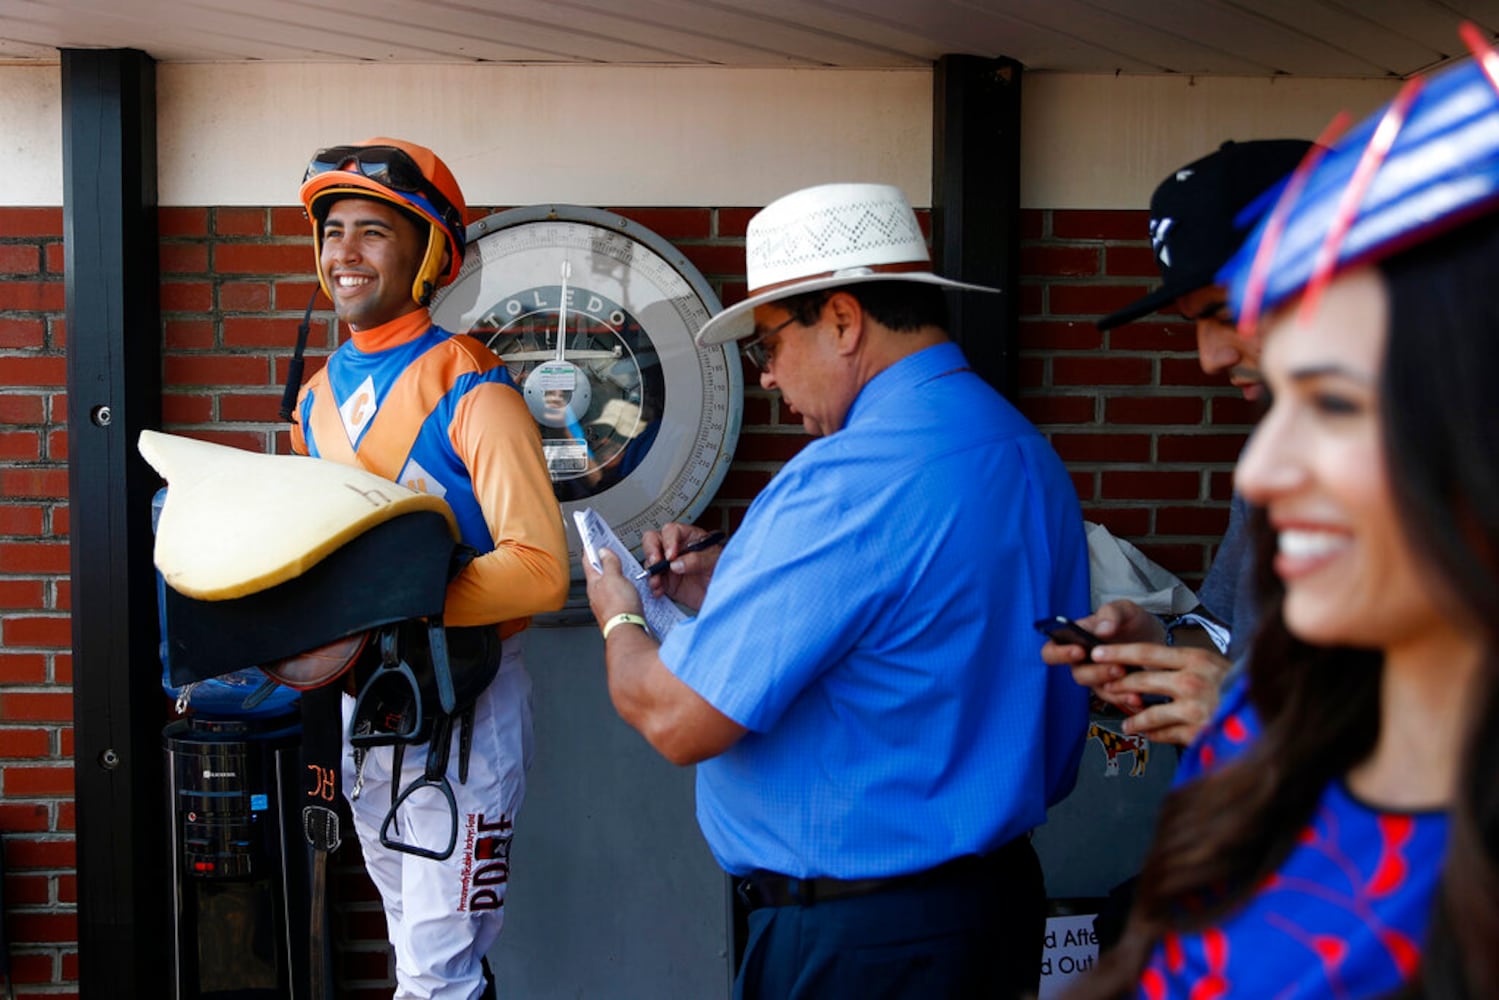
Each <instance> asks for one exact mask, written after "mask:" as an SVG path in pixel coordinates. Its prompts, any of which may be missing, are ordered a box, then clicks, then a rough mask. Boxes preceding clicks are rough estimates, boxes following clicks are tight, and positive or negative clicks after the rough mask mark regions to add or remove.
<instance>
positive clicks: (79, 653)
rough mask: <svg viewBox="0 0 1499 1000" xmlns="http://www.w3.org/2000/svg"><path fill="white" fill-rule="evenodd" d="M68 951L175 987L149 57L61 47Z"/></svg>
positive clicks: (94, 980) (121, 975)
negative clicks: (154, 521) (70, 867)
mask: <svg viewBox="0 0 1499 1000" xmlns="http://www.w3.org/2000/svg"><path fill="white" fill-rule="evenodd" d="M62 119H63V121H62V153H63V254H64V260H65V268H66V274H65V280H66V284H65V292H66V309H67V330H68V495H69V497H70V504H71V512H70V525H71V529H70V536H71V543H72V555H71V559H72V587H73V604H72V618H73V623H72V624H73V725H74V736H75V746H76V749H75V751H74V769H75V781H76V800H77V806H78V829H77V838H78V841H77V849H78V962H79V986H80V993H81V995H82V996H83V997H84V998H92V997H165V996H168V995H170V990H169V987H168V985H167V984H168V982H169V979H168V973H169V972H170V966H171V948H170V945H171V938H170V935H169V934H168V933H166V931H167V929H168V928H169V927H170V926H171V912H172V911H171V908H170V900H171V896H172V893H171V885H170V879H169V876H168V874H167V865H166V861H167V844H168V837H167V822H166V817H167V811H166V805H165V802H164V791H163V789H164V781H163V777H162V776H163V766H164V765H163V763H162V760H163V758H162V750H161V730H162V725H163V723H164V722H165V701H166V698H165V695H164V694H163V692H162V688H161V661H160V659H159V658H158V653H157V641H158V631H157V626H156V587H155V576H154V572H153V569H152V562H151V511H150V503H151V495H152V493H153V492H155V489H156V486H157V482H158V481H157V479H156V476H155V474H154V473H152V472H151V470H150V468H149V467H148V466H147V465H146V464H145V462H144V461H143V460H142V459H141V458H140V457H139V456H138V455H137V454H136V451H135V441H136V438H137V436H138V435H139V434H140V432H141V430H142V429H144V428H147V427H159V426H160V424H161V305H160V299H161V292H160V280H159V266H158V263H157V254H158V247H157V225H156V67H155V63H154V61H153V60H152V59H151V58H150V57H149V56H147V55H146V54H145V53H143V52H138V51H135V50H130V49H115V50H91V49H63V50H62Z"/></svg>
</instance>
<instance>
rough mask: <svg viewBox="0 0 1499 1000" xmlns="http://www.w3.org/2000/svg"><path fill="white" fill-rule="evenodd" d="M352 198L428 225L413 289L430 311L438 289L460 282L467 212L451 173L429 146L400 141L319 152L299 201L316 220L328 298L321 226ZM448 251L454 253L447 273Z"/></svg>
mask: <svg viewBox="0 0 1499 1000" xmlns="http://www.w3.org/2000/svg"><path fill="white" fill-rule="evenodd" d="M350 195H352V196H355V197H361V198H374V199H377V200H379V201H386V202H389V203H391V204H392V205H395V206H396V207H397V208H400V209H403V210H405V211H406V212H408V213H409V214H412V215H415V216H416V217H417V218H418V219H420V220H422V221H424V222H426V223H427V226H428V237H427V252H426V254H425V255H424V256H423V258H422V264H421V267H419V268H417V272H416V280H415V281H413V282H412V285H411V297H412V299H414V300H415V301H416V303H417V305H421V306H425V305H427V304H428V303H429V302H430V301H431V300H432V295H433V293H434V292H436V291H437V289H439V288H441V287H442V286H443V285H446V284H447V283H448V282H450V281H452V280H453V279H454V278H456V277H457V276H458V269H459V267H461V266H462V264H463V249H464V233H463V229H464V222H463V220H464V216H465V215H466V214H467V211H468V207H467V205H466V204H465V203H464V200H463V191H462V190H461V189H460V188H459V187H458V182H457V181H456V180H455V179H454V178H453V173H452V171H450V170H449V169H448V166H447V164H445V163H443V162H442V160H441V159H439V158H438V156H437V154H436V153H434V152H432V150H430V149H428V148H427V147H425V146H418V145H417V144H416V143H414V142H406V141H404V140H401V139H387V138H374V139H366V140H365V141H363V142H360V143H356V144H354V145H351V146H330V147H329V148H327V149H320V150H318V152H317V153H316V155H314V156H313V158H312V162H311V163H309V164H308V165H307V173H306V174H305V175H304V176H303V178H302V189H301V191H300V192H299V197H300V198H301V200H302V207H303V208H305V209H307V215H308V217H309V218H311V220H312V248H313V253H314V254H315V255H316V258H317V269H318V271H317V273H318V283H319V284H321V285H322V286H323V292H324V293H325V294H327V295H328V297H329V298H332V297H333V293H332V291H331V290H330V289H329V288H328V279H327V277H326V276H325V275H324V274H323V220H324V219H326V218H327V216H328V209H329V208H330V207H331V206H332V205H333V203H334V202H335V201H337V200H338V198H339V197H340V196H345V197H346V196H350ZM445 249H446V250H448V251H449V253H450V256H449V260H448V266H447V268H446V269H444V268H443V266H442V255H443V250H445ZM439 272H440V273H439Z"/></svg>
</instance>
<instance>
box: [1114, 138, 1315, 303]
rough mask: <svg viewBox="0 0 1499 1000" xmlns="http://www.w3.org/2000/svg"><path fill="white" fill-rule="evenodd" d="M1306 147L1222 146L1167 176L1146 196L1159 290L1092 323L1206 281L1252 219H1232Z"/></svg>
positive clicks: (1288, 142) (1287, 143)
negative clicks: (1159, 283)
mask: <svg viewBox="0 0 1499 1000" xmlns="http://www.w3.org/2000/svg"><path fill="white" fill-rule="evenodd" d="M1311 146H1312V144H1311V143H1310V142H1307V141H1305V140H1304V139H1259V140H1255V141H1253V142H1225V143H1224V144H1223V145H1222V146H1219V147H1218V149H1217V150H1216V151H1215V152H1212V153H1209V154H1208V155H1207V156H1204V157H1203V158H1202V159H1200V160H1194V161H1193V162H1191V163H1189V164H1187V165H1186V166H1184V167H1181V168H1180V169H1178V170H1175V171H1173V172H1172V174H1171V176H1170V177H1167V178H1166V179H1165V180H1164V181H1162V182H1161V183H1160V186H1159V187H1157V188H1156V189H1155V194H1153V195H1151V196H1150V245H1151V248H1152V249H1153V250H1154V251H1155V261H1156V266H1157V267H1159V268H1160V269H1161V279H1162V281H1161V287H1159V288H1157V289H1156V290H1155V291H1153V292H1151V293H1150V294H1149V295H1147V296H1145V297H1144V298H1142V299H1137V300H1136V301H1134V302H1131V303H1130V304H1129V305H1127V306H1125V307H1124V308H1123V309H1120V310H1119V311H1118V312H1113V313H1110V314H1109V315H1107V316H1105V317H1104V318H1103V319H1101V320H1099V321H1098V328H1099V329H1100V330H1108V329H1111V328H1112V327H1116V326H1120V325H1122V324H1124V323H1128V322H1130V321H1131V320H1136V319H1139V318H1140V317H1141V316H1144V315H1146V314H1148V313H1152V312H1155V311H1156V310H1157V309H1159V308H1160V307H1161V306H1163V305H1166V304H1167V303H1169V302H1174V301H1176V300H1177V299H1178V298H1180V297H1181V296H1183V295H1185V294H1187V293H1188V292H1192V291H1196V290H1197V289H1199V288H1202V287H1204V286H1206V285H1211V284H1212V283H1213V275H1215V274H1216V273H1217V272H1218V269H1219V268H1220V267H1222V266H1223V265H1224V264H1225V263H1227V261H1228V259H1229V258H1230V257H1232V256H1233V255H1234V251H1235V250H1237V249H1239V245H1240V244H1241V243H1243V242H1244V238H1245V237H1246V236H1247V235H1248V234H1249V230H1250V229H1251V228H1253V226H1254V223H1256V222H1258V221H1259V218H1258V214H1255V215H1251V216H1250V217H1249V218H1246V219H1241V220H1239V224H1238V225H1235V220H1236V219H1237V218H1238V216H1239V213H1240V212H1242V211H1243V210H1244V209H1245V208H1246V207H1247V206H1248V205H1250V204H1251V203H1252V202H1253V201H1254V200H1255V199H1257V198H1258V197H1259V196H1260V195H1262V194H1264V193H1265V191H1267V190H1269V189H1270V188H1271V187H1272V186H1273V185H1274V184H1275V183H1276V182H1277V181H1279V180H1281V179H1282V178H1283V177H1285V176H1286V175H1287V174H1289V173H1290V172H1291V171H1292V170H1294V169H1295V168H1296V164H1298V163H1300V162H1301V158H1302V157H1303V156H1305V155H1306V151H1307V150H1308V149H1310V148H1311Z"/></svg>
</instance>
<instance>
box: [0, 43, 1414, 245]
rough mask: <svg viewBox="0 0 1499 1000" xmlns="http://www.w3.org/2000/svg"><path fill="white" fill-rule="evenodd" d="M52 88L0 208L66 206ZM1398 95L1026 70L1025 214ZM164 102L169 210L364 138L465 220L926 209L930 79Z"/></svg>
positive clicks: (161, 91) (1137, 203)
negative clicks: (587, 211) (650, 211)
mask: <svg viewBox="0 0 1499 1000" xmlns="http://www.w3.org/2000/svg"><path fill="white" fill-rule="evenodd" d="M58 73H59V71H58V67H57V66H55V65H53V66H33V65H10V66H0V151H3V152H0V155H3V159H0V163H3V164H4V168H5V183H4V184H0V204H5V205H58V204H61V202H62V176H61V171H62V150H61V94H60V87H59V82H58ZM1395 87H1396V84H1395V83H1394V82H1388V81H1382V80H1376V81H1350V80H1313V79H1303V78H1279V79H1273V80H1272V79H1245V78H1236V77H1228V78H1225V77H1212V78H1191V77H1140V76H1119V77H1109V76H1074V75H1065V74H1050V73H1032V74H1028V75H1027V76H1026V77H1025V81H1024V88H1025V91H1024V107H1023V116H1024V117H1023V127H1022V136H1021V139H1022V143H1023V146H1024V150H1023V155H1022V163H1021V201H1022V204H1023V205H1024V206H1025V207H1028V208H1142V207H1144V206H1145V204H1146V202H1147V201H1148V200H1149V197H1150V192H1151V190H1152V189H1153V188H1154V187H1155V184H1156V182H1157V181H1158V180H1159V179H1160V178H1161V177H1163V176H1164V175H1165V174H1166V173H1167V172H1168V171H1170V170H1171V169H1172V168H1174V167H1176V166H1179V165H1180V164H1182V163H1185V162H1187V161H1188V160H1190V159H1193V158H1195V157H1197V156H1199V155H1202V154H1203V153H1206V152H1208V151H1210V150H1211V149H1212V148H1214V147H1215V146H1216V145H1217V144H1218V142H1220V141H1221V140H1222V139H1225V138H1236V139H1249V138H1272V137H1286V136H1301V137H1307V138H1312V137H1315V136H1316V135H1317V134H1318V133H1319V132H1320V131H1321V129H1322V127H1323V126H1324V125H1325V124H1326V123H1327V122H1328V121H1329V120H1330V119H1331V118H1332V116H1333V115H1334V114H1335V113H1336V112H1337V111H1338V110H1340V109H1347V110H1349V111H1350V112H1352V113H1353V114H1354V115H1355V116H1359V117H1361V116H1362V115H1363V114H1365V113H1367V112H1369V111H1371V110H1373V109H1374V108H1375V107H1376V106H1378V104H1380V103H1381V102H1382V101H1384V100H1386V99H1387V98H1388V97H1390V96H1391V95H1393V93H1394V90H1395ZM434 95H436V96H434ZM157 99H158V123H157V125H158V157H159V161H160V169H161V174H160V180H159V184H158V197H159V199H160V202H161V204H163V205H290V204H294V203H295V201H296V187H297V181H298V180H299V179H300V173H301V170H302V168H303V167H304V166H305V164H306V161H307V158H308V156H309V155H310V154H311V152H312V151H313V150H315V149H316V148H318V147H319V146H322V145H330V144H333V143H338V142H351V141H356V140H358V139H362V138H366V137H368V136H370V135H374V134H391V135H399V136H402V137H405V138H410V139H413V140H416V141H418V142H422V143H425V144H427V145H430V146H431V147H432V148H434V149H436V150H438V151H439V153H440V154H441V155H442V156H443V158H444V159H446V160H447V161H448V164H449V166H451V167H452V168H453V171H454V173H455V174H456V175H457V176H458V179H459V181H460V182H461V183H462V184H463V186H464V191H465V194H466V195H467V196H468V199H469V200H470V201H471V202H473V203H474V204H476V205H524V204H534V203H542V202H549V201H559V202H572V203H576V204H583V205H616V206H617V205H759V204H764V203H765V202H767V201H769V200H771V199H772V198H774V197H776V196H777V195H780V194H783V193H785V192H787V191H790V190H793V189H795V188H798V187H802V186H804V185H807V184H815V183H819V182H822V181H829V180H880V181H886V182H889V183H893V184H897V185H899V186H900V187H901V188H902V189H903V190H905V192H906V193H907V195H908V196H909V197H910V198H911V200H912V202H913V203H915V204H917V205H927V204H930V201H931V113H932V109H931V74H930V73H929V72H928V71H926V70H882V71H868V70H752V69H700V68H666V69H656V68H641V67H576V66H570V67H503V66H471V65H469V66H449V65H426V64H422V65H411V64H381V65H373V66H369V65H366V66H351V65H343V64H321V63H319V64H300V65H288V64H279V63H278V64H272V63H234V64H177V63H169V64H163V65H161V66H159V67H158V68H157ZM0 235H4V234H3V233H0Z"/></svg>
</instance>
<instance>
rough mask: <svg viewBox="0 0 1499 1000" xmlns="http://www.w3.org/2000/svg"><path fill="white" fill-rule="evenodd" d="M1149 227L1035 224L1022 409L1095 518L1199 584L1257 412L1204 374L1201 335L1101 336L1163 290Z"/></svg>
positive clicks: (1088, 218)
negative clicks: (1109, 320) (1118, 315)
mask: <svg viewBox="0 0 1499 1000" xmlns="http://www.w3.org/2000/svg"><path fill="white" fill-rule="evenodd" d="M1147 218H1148V216H1147V213H1145V212H1144V211H1138V212H1133V211H1029V212H1026V213H1024V215H1023V218H1022V233H1021V240H1022V256H1021V281H1020V295H1021V359H1020V378H1019V385H1020V396H1021V398H1020V406H1021V409H1022V410H1023V411H1024V412H1025V414H1026V415H1027V416H1028V417H1030V418H1031V420H1032V421H1033V422H1035V423H1036V425H1037V426H1039V427H1040V428H1041V429H1042V430H1043V431H1044V432H1045V433H1046V434H1047V436H1048V437H1050V438H1051V441H1052V444H1053V445H1054V446H1055V447H1056V449H1057V452H1058V453H1059V454H1060V455H1061V456H1062V459H1063V460H1064V461H1065V462H1066V463H1067V466H1068V468H1069V469H1070V470H1071V471H1072V480H1073V483H1074V484H1075V485H1076V486H1077V492H1078V496H1079V498H1080V499H1081V500H1082V504H1083V515H1084V517H1086V518H1087V519H1088V520H1090V521H1097V522H1099V523H1101V524H1103V525H1105V526H1106V527H1108V528H1109V530H1110V531H1112V532H1113V533H1114V534H1115V535H1118V536H1120V537H1123V538H1127V539H1128V540H1130V541H1132V542H1134V543H1135V544H1136V545H1138V546H1140V548H1141V549H1142V550H1143V551H1144V552H1145V553H1146V554H1147V555H1149V556H1150V557H1151V558H1153V559H1154V560H1156V561H1157V562H1159V563H1160V564H1161V565H1163V566H1165V567H1166V568H1167V569H1169V570H1171V571H1172V572H1174V573H1176V574H1177V575H1179V576H1181V577H1182V578H1183V579H1184V580H1186V581H1187V582H1188V583H1189V584H1197V583H1200V582H1201V577H1202V574H1203V573H1204V572H1206V570H1207V567H1208V564H1209V563H1210V562H1211V561H1212V556H1213V552H1214V551H1215V547H1216V545H1217V542H1218V539H1219V538H1220V536H1221V535H1222V534H1223V531H1224V529H1225V528H1227V527H1228V504H1227V501H1228V498H1229V496H1230V494H1231V492H1232V488H1233V483H1232V480H1233V466H1234V462H1235V460H1236V458H1237V457H1238V453H1239V449H1240V448H1241V447H1242V446H1243V443H1244V437H1245V435H1246V434H1247V433H1248V431H1249V428H1250V426H1251V424H1252V422H1253V419H1254V409H1253V407H1252V406H1251V404H1249V403H1247V402H1246V401H1245V400H1244V399H1243V397H1242V395H1241V394H1240V393H1239V391H1238V390H1236V389H1234V388H1233V387H1232V386H1230V385H1228V383H1227V382H1226V381H1225V380H1224V379H1223V377H1222V376H1208V375H1205V374H1203V372H1202V370H1201V368H1199V367H1198V364H1197V345H1196V339H1195V337H1194V335H1193V332H1192V327H1191V325H1190V324H1188V323H1185V322H1181V321H1177V322H1165V321H1161V320H1160V318H1159V317H1157V318H1155V319H1154V320H1152V319H1151V318H1149V317H1147V319H1146V320H1145V321H1141V322H1138V323H1130V324H1127V325H1125V326H1122V327H1116V328H1114V329H1113V330H1110V331H1108V332H1107V333H1102V332H1100V331H1099V330H1098V328H1097V327H1096V326H1095V325H1094V321H1095V320H1096V319H1097V318H1098V317H1099V316H1101V315H1104V314H1106V313H1109V312H1112V311H1114V310H1115V309H1118V308H1119V307H1121V306H1123V305H1125V304H1127V303H1129V302H1131V301H1133V300H1134V299H1136V298H1138V297H1139V296H1140V295H1142V294H1143V293H1144V292H1146V291H1149V290H1150V289H1151V288H1153V287H1154V286H1155V283H1156V269H1155V264H1154V262H1153V259H1152V257H1151V251H1150V245H1149V242H1148V240H1146V239H1145V238H1144V234H1145V232H1146V223H1147Z"/></svg>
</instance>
